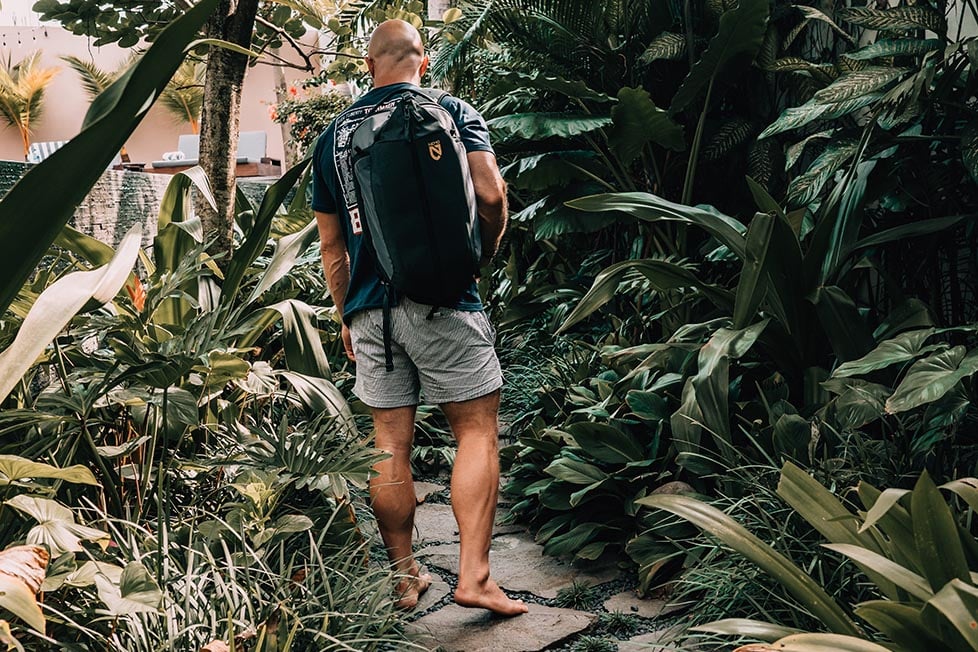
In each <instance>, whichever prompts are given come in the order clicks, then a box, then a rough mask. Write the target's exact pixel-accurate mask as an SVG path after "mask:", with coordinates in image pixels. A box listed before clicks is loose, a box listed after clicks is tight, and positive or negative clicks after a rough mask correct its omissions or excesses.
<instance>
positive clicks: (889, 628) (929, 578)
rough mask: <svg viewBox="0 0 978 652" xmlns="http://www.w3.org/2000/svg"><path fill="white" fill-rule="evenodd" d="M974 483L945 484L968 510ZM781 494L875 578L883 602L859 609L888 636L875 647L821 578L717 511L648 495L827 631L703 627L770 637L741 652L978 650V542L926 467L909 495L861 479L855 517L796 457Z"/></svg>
mask: <svg viewBox="0 0 978 652" xmlns="http://www.w3.org/2000/svg"><path fill="white" fill-rule="evenodd" d="M976 484H978V481H975V480H974V479H970V478H965V479H959V480H955V481H952V482H950V483H947V484H945V485H942V487H941V488H942V489H945V490H946V491H948V492H951V493H953V494H955V495H957V496H958V497H960V498H961V500H963V501H964V502H965V503H966V504H967V505H969V506H972V505H975V504H978V495H976V494H975V485H976ZM778 494H779V495H780V496H781V497H782V498H783V499H784V500H785V501H786V502H788V504H790V505H791V506H792V508H794V510H795V511H797V512H798V513H799V514H800V515H801V516H802V517H803V518H804V519H805V520H806V521H807V522H808V523H809V524H811V525H812V527H814V528H815V529H816V530H818V531H819V532H820V533H821V534H822V536H824V537H825V538H826V539H828V540H829V541H830V543H829V544H828V545H827V546H826V547H827V548H828V549H830V550H832V551H834V552H836V553H839V554H840V555H842V556H844V557H846V558H848V559H850V560H851V561H852V562H853V563H854V564H855V565H856V566H857V567H858V568H859V569H860V570H861V571H862V572H863V574H864V575H865V576H866V577H867V578H868V579H869V580H870V581H871V582H872V584H873V586H874V587H875V589H876V591H877V592H878V595H879V598H880V599H878V600H871V601H867V602H863V603H861V604H859V605H858V606H857V607H856V608H855V610H854V611H853V614H854V615H855V616H857V617H859V618H860V619H861V620H863V621H865V622H866V623H868V624H869V625H870V626H871V627H872V628H873V629H874V630H876V631H878V632H879V633H880V634H882V635H883V636H884V637H885V638H886V639H888V641H889V642H884V643H883V644H875V643H872V642H873V641H875V640H876V637H875V636H872V635H870V634H868V633H867V631H866V629H865V628H864V627H863V626H861V625H859V624H857V622H856V621H855V620H854V619H853V618H852V617H851V615H850V613H849V612H848V611H847V609H846V608H845V607H844V606H843V605H840V604H838V603H837V602H836V601H835V600H833V599H832V597H830V596H829V595H828V594H826V593H825V591H824V590H823V589H822V587H820V586H819V584H818V583H817V582H816V581H814V580H813V579H812V578H811V577H809V576H808V575H807V574H806V573H805V572H804V571H802V570H801V569H800V568H798V567H797V566H796V565H795V564H794V563H792V562H791V561H790V560H788V559H786V558H785V557H783V556H782V555H780V554H778V553H776V552H774V551H773V550H772V549H771V548H770V547H768V546H767V545H766V544H765V543H763V542H762V541H760V540H759V539H757V538H756V537H755V536H754V535H752V534H751V533H750V532H748V531H747V530H745V529H744V528H743V527H742V526H740V525H739V524H738V523H736V522H735V521H733V520H732V519H730V518H729V517H728V516H726V515H725V514H723V513H722V512H720V511H719V510H716V509H715V508H713V507H710V506H709V505H707V504H705V503H702V502H699V501H697V500H695V499H691V498H688V497H683V496H654V497H649V498H647V499H644V500H643V502H644V503H645V504H646V505H648V506H650V507H653V508H656V509H663V510H666V511H669V512H671V513H674V514H677V515H679V516H681V517H683V518H685V519H687V520H689V521H690V522H692V523H693V524H695V525H697V526H698V527H699V528H701V529H703V530H704V531H706V532H708V533H710V534H711V535H713V536H715V537H717V538H718V539H720V540H721V541H722V542H723V543H724V544H725V545H728V546H730V547H731V548H733V549H734V550H735V551H737V552H738V553H740V554H742V555H744V556H746V557H747V558H748V559H750V560H751V561H753V562H754V563H756V564H757V565H758V566H760V567H761V568H762V569H764V570H765V571H766V572H768V573H770V574H772V575H774V576H775V578H776V579H777V580H778V581H779V582H780V583H781V584H783V585H784V587H785V589H786V590H787V591H789V592H790V593H791V594H792V595H793V596H794V598H795V599H796V600H798V602H799V603H800V604H801V605H803V607H804V608H805V609H807V610H808V611H809V613H811V615H812V616H814V617H815V618H817V619H818V620H819V621H820V622H821V623H822V625H823V626H824V627H825V629H827V630H828V632H829V633H827V634H802V633H800V632H797V631H794V632H792V631H790V629H787V628H785V627H783V626H782V625H780V624H778V623H762V622H758V621H751V620H738V619H732V620H725V621H719V622H716V623H711V624H707V625H703V626H702V627H700V628H697V629H699V630H702V631H709V632H717V633H722V634H732V635H741V634H742V635H746V636H750V637H753V638H757V639H760V640H764V641H769V642H772V645H771V646H764V645H761V646H746V647H743V648H741V650H742V651H743V652H748V651H749V650H757V651H760V650H768V649H771V650H774V649H779V650H784V649H799V650H800V649H811V647H801V646H802V644H806V645H808V646H815V645H819V644H820V645H823V646H825V647H826V648H831V649H836V650H888V649H897V650H907V651H912V650H927V649H934V648H940V649H949V650H974V649H978V647H976V646H978V641H976V640H975V638H974V634H973V630H972V628H971V625H970V623H971V622H973V620H974V619H973V617H972V616H971V615H970V614H971V613H973V611H974V606H973V599H972V598H971V596H972V595H974V594H975V588H974V586H973V578H972V576H971V573H972V571H973V569H975V568H976V564H978V558H976V557H975V554H974V551H975V549H976V545H975V544H976V541H975V538H974V536H973V535H972V534H971V533H970V532H968V531H967V530H966V529H964V528H963V527H962V526H961V525H960V524H959V523H958V522H957V520H956V518H955V514H954V512H953V511H952V508H951V506H949V505H948V503H947V501H946V500H945V499H944V497H943V496H942V495H941V492H940V490H939V488H938V487H937V486H936V485H935V484H934V483H933V481H932V480H931V479H930V477H929V475H928V474H927V473H926V472H924V474H923V475H921V477H920V478H919V480H918V481H917V483H916V485H915V486H914V488H913V490H912V491H910V490H903V489H887V490H886V491H880V490H878V489H876V488H875V487H873V486H872V485H870V484H868V483H860V485H859V486H858V487H857V494H858V496H859V499H860V501H861V503H862V505H863V510H864V511H860V512H858V513H857V514H853V513H852V512H851V511H849V510H848V509H847V508H846V507H845V506H844V505H843V504H842V503H841V502H840V501H839V500H838V499H836V498H835V497H834V496H833V495H832V494H831V493H830V492H829V491H828V490H826V489H825V488H824V487H822V486H821V485H820V484H819V483H818V482H817V481H815V480H814V479H813V478H811V477H810V476H809V475H808V474H807V473H805V472H804V471H803V470H801V469H800V468H798V467H796V466H794V465H792V464H790V463H787V464H786V465H785V466H784V468H783V469H782V476H781V482H780V484H779V486H778Z"/></svg>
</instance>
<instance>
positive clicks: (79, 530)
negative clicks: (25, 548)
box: [6, 494, 109, 557]
mask: <svg viewBox="0 0 978 652" xmlns="http://www.w3.org/2000/svg"><path fill="white" fill-rule="evenodd" d="M6 504H7V505H10V506H11V507H13V508H14V509H16V510H17V511H19V512H23V513H24V514H27V515H28V516H30V517H31V518H33V519H34V520H35V521H37V525H35V526H34V527H32V528H31V529H30V531H29V532H28V533H27V543H33V544H37V545H40V546H46V547H47V548H48V550H50V551H51V554H52V555H53V556H55V557H56V556H58V555H60V554H62V553H65V552H80V551H82V550H84V548H83V547H82V545H81V542H82V541H100V540H103V539H108V538H109V535H108V533H106V532H103V531H102V530H96V529H95V528H91V527H86V526H84V525H79V524H77V523H75V515H74V514H73V513H72V512H71V510H70V509H68V508H67V507H65V506H64V505H62V504H60V503H58V502H55V501H53V500H49V499H47V498H41V497H39V496H30V495H28V494H20V495H17V496H14V497H13V498H11V499H10V500H8V501H6Z"/></svg>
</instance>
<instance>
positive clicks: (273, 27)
mask: <svg viewBox="0 0 978 652" xmlns="http://www.w3.org/2000/svg"><path fill="white" fill-rule="evenodd" d="M255 22H258V23H261V24H262V25H264V26H265V27H267V28H269V29H271V30H272V31H274V32H275V33H276V34H278V35H279V36H281V37H282V38H284V39H285V40H286V41H288V42H289V45H291V46H292V49H293V50H295V51H296V52H298V53H299V56H300V57H302V60H303V61H305V62H306V67H305V70H308V71H309V72H312V71H313V70H315V69H316V66H314V65H313V63H312V57H311V56H309V55H307V54H306V52H305V50H303V49H302V47H301V46H300V45H299V43H297V42H296V40H295V39H294V38H292V35H291V34H289V33H288V32H286V31H285V30H284V29H282V28H281V27H279V26H278V25H276V24H275V23H273V22H271V21H270V20H267V19H265V18H262V17H261V16H257V17H255ZM272 56H275V55H272ZM275 58H276V59H278V60H279V61H285V59H282V58H281V57H278V56H275Z"/></svg>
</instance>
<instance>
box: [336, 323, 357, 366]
mask: <svg viewBox="0 0 978 652" xmlns="http://www.w3.org/2000/svg"><path fill="white" fill-rule="evenodd" d="M340 337H341V338H342V339H343V351H344V352H345V353H346V357H347V358H349V359H350V362H356V361H357V359H356V356H354V355H353V339H352V338H351V337H350V329H349V327H348V326H347V325H346V324H343V328H342V329H341V330H340Z"/></svg>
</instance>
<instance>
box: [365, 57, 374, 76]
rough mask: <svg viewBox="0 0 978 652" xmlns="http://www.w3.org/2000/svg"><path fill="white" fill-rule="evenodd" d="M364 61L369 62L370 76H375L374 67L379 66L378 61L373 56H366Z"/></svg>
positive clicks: (368, 70)
mask: <svg viewBox="0 0 978 652" xmlns="http://www.w3.org/2000/svg"><path fill="white" fill-rule="evenodd" d="M364 61H366V62H367V72H369V73H370V76H371V77H373V76H374V68H376V67H377V62H376V61H374V60H373V57H365V58H364Z"/></svg>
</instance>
